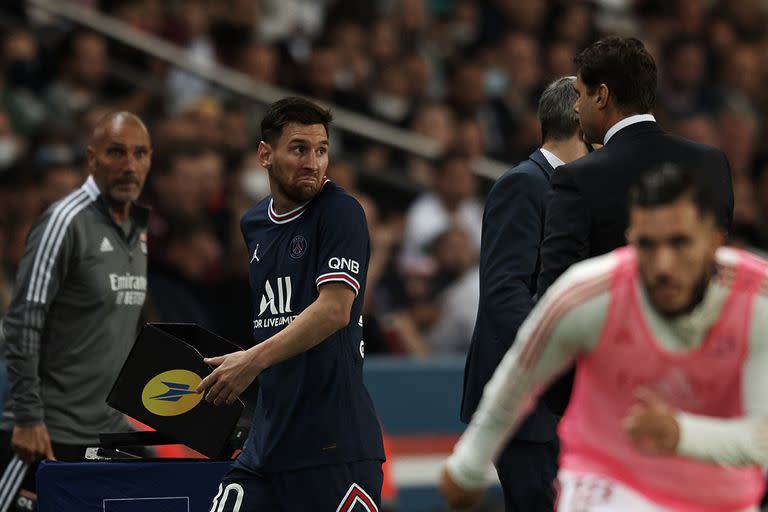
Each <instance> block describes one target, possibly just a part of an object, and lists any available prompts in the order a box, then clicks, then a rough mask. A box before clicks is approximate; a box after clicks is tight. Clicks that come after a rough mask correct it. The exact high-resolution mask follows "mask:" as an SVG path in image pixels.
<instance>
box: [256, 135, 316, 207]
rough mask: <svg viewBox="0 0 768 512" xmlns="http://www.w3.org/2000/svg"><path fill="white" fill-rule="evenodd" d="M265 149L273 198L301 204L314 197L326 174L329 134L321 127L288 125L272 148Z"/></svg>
mask: <svg viewBox="0 0 768 512" xmlns="http://www.w3.org/2000/svg"><path fill="white" fill-rule="evenodd" d="M262 144H265V145H266V146H269V144H267V143H264V142H262ZM268 149H269V155H268V160H267V165H266V167H267V170H268V172H269V178H270V184H271V186H272V195H273V196H274V195H276V194H279V195H282V196H283V197H284V198H286V199H288V200H290V201H291V202H293V203H296V204H302V203H306V202H307V201H309V200H310V199H312V198H313V197H315V195H317V193H318V192H319V191H320V187H321V186H322V184H323V180H324V179H325V173H326V171H327V170H328V133H327V132H326V130H325V127H324V126H323V125H322V124H316V125H301V124H297V123H290V124H288V125H286V126H284V127H283V133H282V135H281V136H280V139H279V140H278V141H277V143H276V144H275V147H274V148H272V147H271V146H270V147H268Z"/></svg>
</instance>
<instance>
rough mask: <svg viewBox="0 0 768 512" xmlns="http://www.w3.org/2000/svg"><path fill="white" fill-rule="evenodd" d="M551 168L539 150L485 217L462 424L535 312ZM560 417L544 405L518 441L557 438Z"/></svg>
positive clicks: (497, 194) (514, 172) (503, 181)
mask: <svg viewBox="0 0 768 512" xmlns="http://www.w3.org/2000/svg"><path fill="white" fill-rule="evenodd" d="M552 173H553V169H552V166H551V165H549V162H547V160H546V158H544V155H543V154H542V153H541V151H538V150H537V151H535V152H534V153H533V154H531V156H530V158H529V159H528V160H526V161H524V162H522V163H520V164H519V165H517V166H516V167H514V168H512V169H511V170H509V171H507V172H506V173H505V174H504V175H503V176H502V177H501V178H499V180H498V181H497V182H496V184H495V185H494V186H493V188H492V189H491V192H490V194H489V195H488V198H487V200H486V204H485V213H484V214H483V237H482V246H481V251H480V304H479V307H478V311H477V320H476V322H475V330H474V333H473V335H472V344H471V346H470V348H469V353H468V355H467V363H466V366H465V367H464V397H463V399H462V404H461V419H462V421H464V422H467V423H468V422H469V421H470V419H471V418H472V414H473V413H474V412H475V409H477V405H478V403H479V402H480V397H481V396H482V393H483V388H484V387H485V384H486V383H487V382H488V380H489V379H490V378H491V376H492V375H493V372H494V371H495V370H496V366H498V364H499V363H500V362H501V358H502V357H504V354H505V353H506V352H507V349H509V347H510V345H511V344H512V342H513V341H514V339H515V335H516V334H517V330H518V328H519V327H520V325H521V324H522V323H523V320H525V318H526V316H528V313H529V312H530V311H531V309H532V308H533V294H534V293H535V292H536V278H537V275H538V272H539V246H540V245H541V240H542V235H543V233H544V213H545V209H546V203H547V200H548V196H549V190H550V184H549V180H550V176H552ZM556 426H557V417H556V416H554V415H553V414H552V413H551V412H550V411H549V410H548V409H547V407H546V405H544V404H540V405H539V406H537V409H536V410H534V412H533V413H531V415H530V416H529V418H528V420H527V421H526V422H525V423H523V424H522V425H521V427H520V429H519V430H518V432H517V436H516V437H517V438H518V439H523V440H527V441H537V442H545V441H549V440H551V439H553V438H554V437H555V435H556V434H555V428H556Z"/></svg>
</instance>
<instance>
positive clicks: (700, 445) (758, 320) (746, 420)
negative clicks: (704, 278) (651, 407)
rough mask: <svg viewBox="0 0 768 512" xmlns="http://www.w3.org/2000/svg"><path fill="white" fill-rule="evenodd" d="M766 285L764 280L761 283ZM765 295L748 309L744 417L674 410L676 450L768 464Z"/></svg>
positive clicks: (728, 460)
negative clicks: (676, 430)
mask: <svg viewBox="0 0 768 512" xmlns="http://www.w3.org/2000/svg"><path fill="white" fill-rule="evenodd" d="M766 284H768V280H766V281H765V283H764V284H763V286H765V285H766ZM766 316H768V297H766V296H764V295H762V294H761V295H758V296H757V297H756V298H755V302H754V305H753V309H752V326H751V332H750V341H749V352H748V355H747V360H746V362H745V368H744V372H743V373H742V386H741V391H742V397H741V401H742V403H743V404H744V416H740V417H735V418H715V417H710V416H702V415H697V414H690V413H685V412H678V413H677V421H678V426H679V429H680V441H679V442H678V445H677V453H678V454H680V455H683V456H685V457H690V458H694V459H700V460H705V461H710V462H716V463H719V464H731V465H753V464H759V465H762V466H768V401H766V400H765V397H766V394H768V372H766V371H765V369H766V367H768V324H766V322H765V321H763V320H762V319H764V318H766Z"/></svg>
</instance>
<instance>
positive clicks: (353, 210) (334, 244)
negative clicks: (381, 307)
mask: <svg viewBox="0 0 768 512" xmlns="http://www.w3.org/2000/svg"><path fill="white" fill-rule="evenodd" d="M325 208H326V209H325V210H324V211H323V215H322V217H321V219H320V225H319V234H320V241H319V245H320V249H319V255H318V260H317V261H318V267H317V270H316V273H315V284H316V286H317V289H318V290H320V287H321V286H322V285H324V284H327V283H343V284H346V285H347V286H349V287H350V288H352V290H353V291H354V292H355V296H357V294H358V293H360V290H362V289H363V288H364V287H365V277H366V273H367V269H368V257H369V255H370V239H369V236H368V223H367V222H366V220H365V213H364V212H363V209H362V207H361V206H360V204H359V203H358V202H357V201H356V200H355V199H354V198H353V197H351V196H347V195H341V196H335V197H332V198H331V200H330V201H328V202H327V203H326V205H325Z"/></svg>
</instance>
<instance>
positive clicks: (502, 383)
mask: <svg viewBox="0 0 768 512" xmlns="http://www.w3.org/2000/svg"><path fill="white" fill-rule="evenodd" d="M519 348H521V347H519V346H517V345H516V346H514V347H513V348H512V349H511V350H509V351H508V352H507V354H506V355H505V356H504V358H503V359H502V361H501V364H499V366H498V368H497V369H496V372H495V373H494V374H493V378H491V380H490V381H489V382H488V384H487V385H486V387H485V390H484V391H483V398H482V400H481V401H480V405H479V406H478V408H477V411H475V414H474V415H473V416H472V422H471V423H470V425H469V427H467V430H466V431H465V432H464V434H463V435H462V436H461V439H460V440H459V442H458V444H457V445H456V447H455V448H454V451H453V455H451V457H450V458H449V459H448V463H447V467H448V471H449V472H450V473H451V476H452V477H453V479H454V480H455V481H456V482H457V483H458V484H459V485H461V486H462V487H464V488H466V489H472V488H478V487H482V486H483V483H484V475H485V473H486V471H487V470H488V467H489V465H490V464H491V462H492V461H493V460H494V459H495V457H496V455H497V454H498V453H499V451H500V450H501V448H502V446H503V444H504V442H505V441H506V439H507V438H508V437H509V435H510V434H511V432H513V431H514V430H515V429H516V428H517V426H518V425H519V423H520V421H522V419H524V418H525V416H526V415H527V413H528V412H529V411H530V410H531V408H532V407H533V404H534V400H535V392H534V391H535V390H534V385H535V383H534V371H532V370H534V369H530V370H529V369H526V368H525V367H524V366H522V365H521V364H520V363H519V360H518V353H519V350H518V349H519Z"/></svg>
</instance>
